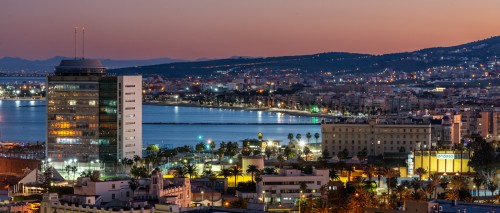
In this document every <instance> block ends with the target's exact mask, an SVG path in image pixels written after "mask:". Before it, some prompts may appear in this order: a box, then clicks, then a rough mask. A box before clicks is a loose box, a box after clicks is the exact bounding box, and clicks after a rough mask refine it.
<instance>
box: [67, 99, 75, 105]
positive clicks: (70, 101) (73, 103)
mask: <svg viewBox="0 0 500 213" xmlns="http://www.w3.org/2000/svg"><path fill="white" fill-rule="evenodd" d="M68 103H69V105H71V106H74V105H76V100H69V101H68Z"/></svg>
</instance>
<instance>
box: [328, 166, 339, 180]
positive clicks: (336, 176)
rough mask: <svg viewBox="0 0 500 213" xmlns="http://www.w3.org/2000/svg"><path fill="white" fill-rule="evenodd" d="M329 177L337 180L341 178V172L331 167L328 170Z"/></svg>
mask: <svg viewBox="0 0 500 213" xmlns="http://www.w3.org/2000/svg"><path fill="white" fill-rule="evenodd" d="M328 177H330V180H333V181H336V180H339V179H340V177H339V173H338V172H337V170H335V169H330V170H329V171H328Z"/></svg>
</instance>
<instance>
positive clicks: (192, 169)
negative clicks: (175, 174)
mask: <svg viewBox="0 0 500 213" xmlns="http://www.w3.org/2000/svg"><path fill="white" fill-rule="evenodd" d="M184 169H185V173H186V174H188V175H189V179H191V177H192V176H196V175H197V174H198V171H197V169H196V166H195V165H193V164H187V165H186V166H185V167H184Z"/></svg>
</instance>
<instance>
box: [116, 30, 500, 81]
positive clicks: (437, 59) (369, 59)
mask: <svg viewBox="0 0 500 213" xmlns="http://www.w3.org/2000/svg"><path fill="white" fill-rule="evenodd" d="M496 56H500V36H496V37H491V38H488V39H484V40H479V41H474V42H470V43H466V44H462V45H457V46H451V47H433V48H427V49H421V50H417V51H412V52H401V53H391V54H383V55H372V54H359V53H345V52H329V53H319V54H312V55H298V56H279V57H255V58H250V57H232V58H228V59H217V60H207V61H194V62H174V63H165V64H158V65H149V66H137V67H128V68H120V69H114V70H110V72H113V73H117V74H137V73H140V74H143V75H151V74H160V75H163V76H166V77H185V76H210V75H217V74H218V73H220V72H218V71H224V73H227V72H241V71H245V70H249V69H281V70H286V69H288V70H298V71H300V72H308V73H314V72H320V71H328V72H332V73H353V74H354V73H371V72H380V71H383V70H385V69H387V68H389V69H392V70H395V71H401V72H402V71H404V72H413V71H419V70H426V69H427V68H432V67H436V66H462V65H464V64H467V63H469V64H470V63H487V62H488V61H489V60H490V59H491V57H496Z"/></svg>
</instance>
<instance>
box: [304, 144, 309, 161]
mask: <svg viewBox="0 0 500 213" xmlns="http://www.w3.org/2000/svg"><path fill="white" fill-rule="evenodd" d="M303 152H304V155H306V161H307V160H308V157H309V154H311V149H309V147H307V146H306V147H304V151H303Z"/></svg>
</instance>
